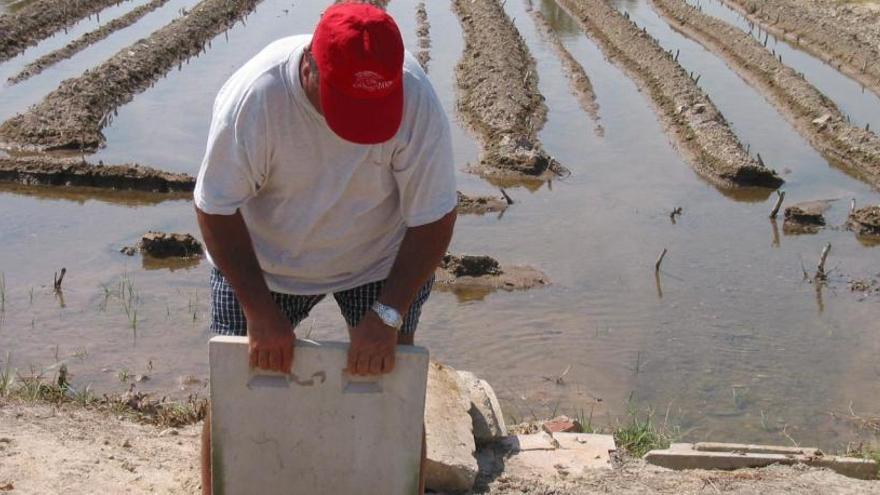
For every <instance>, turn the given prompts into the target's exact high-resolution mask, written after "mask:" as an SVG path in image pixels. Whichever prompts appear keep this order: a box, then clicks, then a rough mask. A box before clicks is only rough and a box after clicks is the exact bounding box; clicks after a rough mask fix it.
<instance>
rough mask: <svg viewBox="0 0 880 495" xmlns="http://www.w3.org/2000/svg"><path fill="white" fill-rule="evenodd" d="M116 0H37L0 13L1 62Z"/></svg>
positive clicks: (116, 1) (116, 0)
mask: <svg viewBox="0 0 880 495" xmlns="http://www.w3.org/2000/svg"><path fill="white" fill-rule="evenodd" d="M116 3H119V0H40V1H37V2H33V3H31V4H29V5H26V6H25V7H23V8H22V9H21V10H19V11H18V12H16V13H15V14H6V15H3V16H0V62H2V61H4V60H8V59H10V58H12V57H14V56H15V55H18V54H19V53H21V52H23V51H24V49H25V48H27V47H28V46H31V45H34V44H36V43H37V42H38V41H40V40H42V39H44V38H47V37H49V35H51V34H52V33H54V32H55V31H58V30H60V29H63V28H66V27H68V26H71V25H73V24H74V23H75V22H76V21H78V20H80V19H82V18H83V17H86V16H89V15H92V14H94V13H96V12H100V11H101V10H103V9H104V8H106V7H109V6H111V5H113V4H116Z"/></svg>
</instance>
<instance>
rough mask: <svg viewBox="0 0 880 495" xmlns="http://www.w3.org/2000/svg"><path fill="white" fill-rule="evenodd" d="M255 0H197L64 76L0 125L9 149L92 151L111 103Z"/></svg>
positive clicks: (199, 45) (194, 50)
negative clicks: (164, 22)
mask: <svg viewBox="0 0 880 495" xmlns="http://www.w3.org/2000/svg"><path fill="white" fill-rule="evenodd" d="M258 3H260V0H202V2H200V3H199V4H198V5H196V6H195V8H193V9H192V10H190V11H189V12H188V13H187V14H186V15H185V16H183V17H180V18H178V19H175V20H174V21H172V22H171V23H169V24H168V25H167V26H165V27H163V28H162V29H159V30H158V31H156V32H154V33H153V34H152V35H150V37H149V38H146V39H142V40H140V41H138V42H137V43H135V44H133V45H131V46H129V47H127V48H124V49H122V50H120V51H119V52H118V53H117V54H116V55H114V56H113V57H111V58H110V59H109V60H107V61H106V62H104V63H103V64H101V65H99V66H98V67H96V68H94V69H92V70H89V71H87V72H85V73H84V74H83V75H81V76H80V77H77V78H73V79H68V80H66V81H64V82H63V83H61V85H60V86H59V87H58V88H57V89H56V90H55V91H53V92H52V93H50V94H49V95H47V96H46V98H45V99H43V101H42V102H40V103H39V104H38V105H35V106H33V107H31V108H30V109H29V110H28V111H27V112H25V113H24V114H19V115H16V116H15V117H13V118H11V119H9V120H7V121H6V122H5V123H3V125H2V126H0V139H2V141H4V142H3V143H2V145H3V146H4V147H6V148H10V149H16V148H19V149H37V150H53V149H84V150H94V149H96V148H97V147H99V146H101V145H102V144H103V143H104V135H103V134H102V133H101V128H102V127H103V126H104V125H105V123H106V118H107V116H109V115H110V114H111V113H112V112H113V111H114V110H115V109H116V108H118V107H119V106H121V105H123V104H125V103H127V102H129V101H130V100H131V99H132V98H133V97H134V95H135V94H136V93H139V92H141V91H143V90H145V89H147V88H148V87H150V86H151V85H152V84H153V82H154V81H155V80H157V79H158V78H159V77H161V76H162V75H163V74H165V73H166V72H168V71H169V70H171V68H173V67H175V66H178V65H179V64H181V63H183V62H184V61H185V60H186V59H188V58H189V57H192V56H195V55H197V54H199V53H200V52H201V51H202V50H203V47H204V45H205V44H206V43H207V42H208V41H209V40H210V39H211V38H212V37H214V36H216V35H217V34H219V33H221V32H222V31H223V30H224V29H227V28H229V27H231V26H232V25H233V24H235V23H236V22H237V21H238V20H239V19H241V18H242V17H243V16H244V15H245V14H247V13H248V12H250V11H252V10H253V9H254V8H255V7H256V5H257V4H258Z"/></svg>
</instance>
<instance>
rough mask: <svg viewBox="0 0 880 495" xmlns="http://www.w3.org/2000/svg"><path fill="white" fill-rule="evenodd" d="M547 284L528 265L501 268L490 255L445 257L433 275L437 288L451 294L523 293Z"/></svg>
mask: <svg viewBox="0 0 880 495" xmlns="http://www.w3.org/2000/svg"><path fill="white" fill-rule="evenodd" d="M549 283H550V281H549V279H548V278H547V276H546V275H544V274H543V273H541V272H540V271H538V270H537V269H535V268H532V267H529V266H501V264H500V263H499V262H498V261H497V260H495V259H493V258H491V257H489V256H472V255H467V254H465V255H453V254H447V255H446V256H444V257H443V260H442V261H441V263H440V268H439V269H437V272H436V281H435V284H436V287H437V288H439V289H447V290H452V291H468V290H470V291H477V292H491V291H495V290H506V291H514V290H526V289H532V288H535V287H542V286H545V285H548V284H549Z"/></svg>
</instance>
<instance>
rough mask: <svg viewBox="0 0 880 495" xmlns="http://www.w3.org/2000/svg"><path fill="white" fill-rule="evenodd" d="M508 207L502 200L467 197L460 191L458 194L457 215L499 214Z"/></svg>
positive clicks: (488, 197)
mask: <svg viewBox="0 0 880 495" xmlns="http://www.w3.org/2000/svg"><path fill="white" fill-rule="evenodd" d="M507 207H508V204H507V201H505V200H504V198H500V197H493V196H467V195H465V194H463V193H462V192H461V191H459V193H458V213H459V214H460V215H485V214H486V213H501V212H502V211H504V210H506V209H507Z"/></svg>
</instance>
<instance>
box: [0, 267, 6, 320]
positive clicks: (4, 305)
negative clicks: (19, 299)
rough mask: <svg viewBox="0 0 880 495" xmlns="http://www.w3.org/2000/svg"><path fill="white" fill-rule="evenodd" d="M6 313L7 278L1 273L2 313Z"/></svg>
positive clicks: (0, 294) (0, 300)
mask: <svg viewBox="0 0 880 495" xmlns="http://www.w3.org/2000/svg"><path fill="white" fill-rule="evenodd" d="M5 312H6V276H5V275H4V274H3V272H0V313H5Z"/></svg>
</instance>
